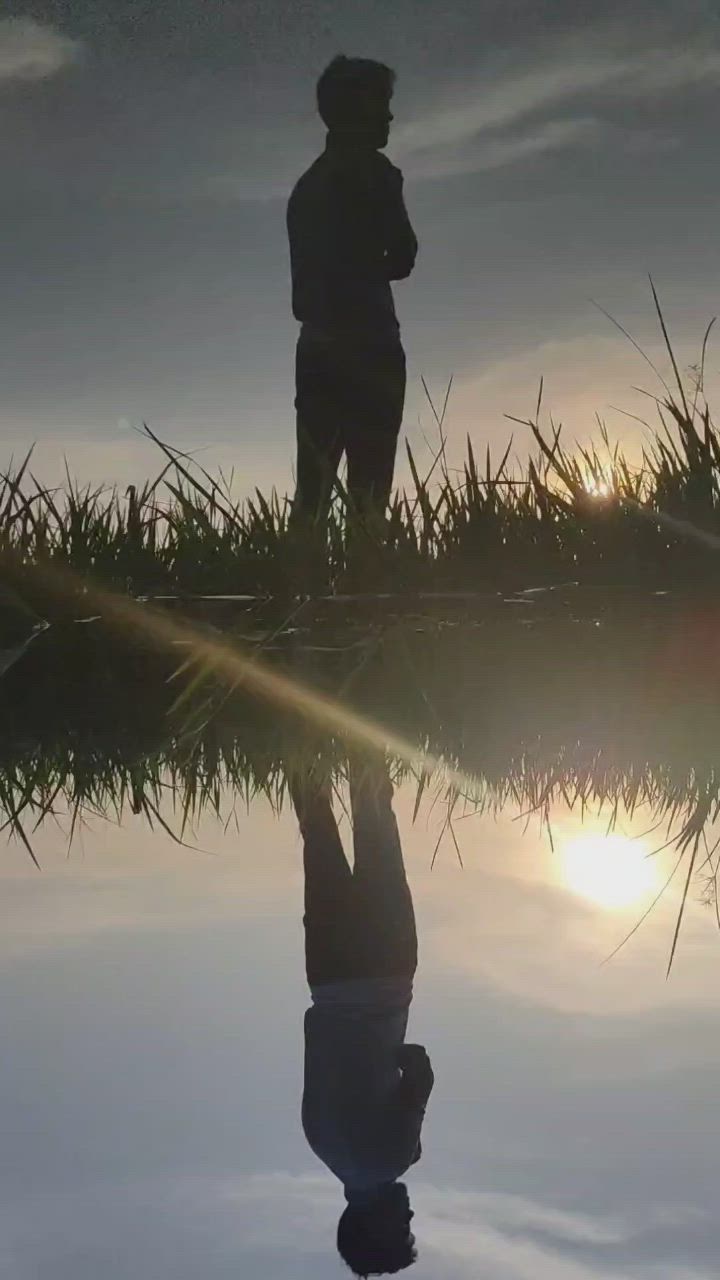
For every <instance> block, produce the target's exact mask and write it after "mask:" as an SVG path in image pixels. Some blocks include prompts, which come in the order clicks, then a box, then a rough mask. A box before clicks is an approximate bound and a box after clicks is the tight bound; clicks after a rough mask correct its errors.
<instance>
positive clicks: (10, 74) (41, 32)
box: [0, 18, 82, 85]
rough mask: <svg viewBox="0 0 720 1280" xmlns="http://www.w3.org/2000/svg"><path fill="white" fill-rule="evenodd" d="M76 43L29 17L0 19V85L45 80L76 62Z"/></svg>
mask: <svg viewBox="0 0 720 1280" xmlns="http://www.w3.org/2000/svg"><path fill="white" fill-rule="evenodd" d="M81 47H82V46H81V45H80V43H79V41H77V40H72V39H71V38H70V37H69V36H65V35H63V34H62V33H61V32H59V31H56V30H54V29H53V28H52V27H46V26H42V25H41V24H40V23H39V22H34V21H33V20H32V18H2V19H0V85H2V84H3V83H5V82H6V81H12V80H45V79H47V78H48V77H49V76H53V75H55V74H56V73H57V72H58V71H61V70H62V69H63V67H66V66H69V65H70V64H72V63H73V62H75V61H76V60H77V58H78V56H79V54H80V50H81Z"/></svg>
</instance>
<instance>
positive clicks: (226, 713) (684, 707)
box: [0, 591, 720, 901]
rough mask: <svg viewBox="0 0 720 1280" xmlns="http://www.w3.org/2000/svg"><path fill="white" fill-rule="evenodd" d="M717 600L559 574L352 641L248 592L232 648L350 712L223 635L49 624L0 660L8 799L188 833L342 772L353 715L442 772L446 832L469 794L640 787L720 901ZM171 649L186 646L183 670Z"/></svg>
mask: <svg viewBox="0 0 720 1280" xmlns="http://www.w3.org/2000/svg"><path fill="white" fill-rule="evenodd" d="M133 609H134V610H137V609H138V606H133ZM518 613H520V615H521V617H522V620H520V619H519V617H518ZM508 614H510V615H513V616H512V620H509V619H508ZM573 618H574V619H575V620H573ZM716 618H717V614H716V613H715V614H712V613H711V614H708V611H707V610H706V609H703V610H700V611H699V612H698V611H696V610H695V608H694V607H693V606H691V605H688V604H687V603H686V604H685V605H684V606H683V607H682V608H681V609H680V611H677V610H676V609H675V608H674V607H673V606H672V604H671V603H670V601H669V599H668V598H667V597H660V598H658V597H655V598H654V599H653V597H652V596H649V595H647V596H646V597H645V598H644V600H643V599H641V598H639V597H638V595H637V594H636V593H634V592H633V593H621V594H620V598H619V599H618V598H617V597H615V596H612V597H610V596H608V595H607V593H605V594H601V595H598V593H595V592H592V593H591V594H590V599H589V600H587V601H586V602H585V603H583V593H582V592H572V591H566V592H563V593H558V592H551V593H548V594H547V595H546V596H542V595H538V594H533V595H531V596H530V597H529V598H528V597H524V598H523V603H522V604H520V599H519V598H518V601H517V602H516V603H515V604H513V603H508V604H506V605H501V606H498V607H497V608H496V609H495V610H494V611H488V610H484V611H483V612H482V613H481V614H480V615H479V616H478V617H472V616H471V614H469V613H468V612H467V607H466V606H460V605H458V606H457V613H456V617H455V618H454V620H453V621H452V622H449V620H448V618H447V616H445V615H444V616H443V617H442V619H440V620H438V619H433V618H432V617H430V616H425V617H421V616H416V617H414V618H412V619H409V618H402V617H394V618H393V617H391V616H386V618H385V619H384V620H378V621H376V622H375V624H373V626H372V627H371V628H369V627H368V625H367V623H366V621H364V620H362V619H359V620H358V621H357V623H356V625H355V628H354V629H353V625H352V620H349V621H348V623H347V634H346V635H345V637H344V639H345V641H346V647H345V648H342V647H341V646H340V644H339V640H340V638H341V637H340V636H339V635H337V634H334V635H332V636H330V635H329V634H328V630H327V623H323V621H322V620H321V619H320V620H309V621H308V623H307V630H306V631H305V632H303V630H302V629H299V627H300V624H301V623H302V618H298V617H297V614H296V615H295V617H294V618H293V621H292V626H291V627H289V628H286V629H285V630H283V628H282V626H279V625H277V624H274V623H272V622H270V621H269V620H268V619H265V620H263V618H262V616H261V615H258V613H257V611H256V610H248V615H247V617H246V618H245V620H244V623H243V626H242V631H243V632H247V631H248V630H249V629H250V623H251V622H252V625H253V627H254V628H255V630H256V633H257V635H258V636H263V637H264V638H263V639H256V640H255V641H253V642H248V641H246V640H242V639H240V638H239V637H238V635H237V633H236V634H235V637H234V638H233V635H232V633H231V634H229V635H227V636H225V638H224V643H223V646H222V648H223V652H225V651H226V650H229V652H230V653H231V654H232V652H233V651H234V652H236V653H237V654H238V657H239V658H240V662H239V663H238V669H239V670H242V669H245V668H246V667H247V659H248V658H250V659H254V660H255V661H256V662H257V663H260V664H262V670H263V671H270V672H274V673H277V674H278V675H279V676H280V677H282V680H281V682H280V683H281V684H282V686H283V687H284V688H286V687H287V684H288V682H289V681H290V682H295V683H297V684H298V685H299V686H300V688H301V689H302V690H306V691H309V693H310V694H311V695H313V694H318V695H319V702H320V703H321V704H322V705H323V706H324V705H330V706H331V707H333V708H337V707H339V708H340V710H341V712H342V711H343V709H346V710H347V712H349V713H350V715H349V717H344V716H343V714H340V715H337V714H335V712H334V711H333V714H332V717H331V718H330V719H328V718H327V717H324V716H320V717H314V716H313V715H312V714H311V712H309V711H308V707H311V706H312V697H310V698H309V699H308V698H305V697H304V695H303V697H301V698H299V699H297V700H296V701H295V702H294V703H292V701H291V700H283V699H282V698H277V697H268V696H267V694H266V693H265V692H263V687H264V686H262V685H260V684H254V683H253V681H252V680H251V679H250V678H242V677H241V678H238V676H237V675H233V672H232V659H230V662H226V661H225V660H224V659H223V660H222V661H219V662H218V661H215V660H214V658H213V652H212V645H211V646H210V648H209V649H208V650H203V649H202V646H201V644H200V645H199V646H198V650H197V652H193V651H192V650H188V649H186V648H183V649H180V650H178V649H177V647H173V646H172V645H171V644H168V642H167V639H165V640H163V643H162V644H157V643H152V644H151V643H149V638H150V635H151V634H152V626H150V627H149V628H148V634H145V633H144V632H142V629H141V628H137V630H133V629H131V630H128V629H127V628H125V629H123V628H122V627H117V626H116V625H115V624H114V623H113V624H109V623H107V622H104V623H91V624H89V625H81V624H75V625H65V626H63V625H57V626H56V627H54V628H53V627H51V628H50V629H49V630H48V631H46V632H45V633H43V634H42V635H41V636H39V637H38V638H37V640H36V642H35V644H34V645H33V646H32V648H31V650H30V651H28V653H27V654H26V655H25V657H24V658H23V659H22V661H21V662H20V663H19V664H18V665H17V666H16V668H14V669H13V671H12V672H11V673H8V675H7V677H6V678H5V679H4V680H2V681H0V721H1V722H2V724H3V735H2V738H1V739H0V807H1V808H2V810H3V811H4V813H5V817H6V824H7V825H10V826H11V827H13V828H14V830H15V832H16V834H17V835H18V836H19V838H20V839H21V840H22V839H24V840H25V841H26V844H27V847H28V848H29V849H31V848H32V843H33V839H32V833H33V825H34V824H35V823H36V822H37V821H39V820H42V817H43V816H44V817H45V818H48V817H49V816H50V815H51V814H52V813H53V811H54V809H55V808H56V807H58V808H59V809H61V810H63V811H67V809H68V807H69V809H70V811H71V812H72V813H74V814H75V815H76V816H77V817H78V818H79V817H81V816H82V815H83V814H85V813H87V812H90V813H98V814H105V815H110V816H114V817H117V818H118V819H121V818H122V816H123V814H124V813H127V812H129V811H132V812H135V813H143V814H145V816H146V817H147V818H148V820H149V821H150V822H152V823H154V824H156V823H163V822H169V824H170V827H171V829H172V830H173V832H175V833H176V834H177V835H178V836H180V837H181V838H182V837H184V836H185V835H186V833H187V831H188V829H189V828H191V827H192V825H193V824H194V821H195V819H196V818H197V817H198V816H199V815H200V814H201V813H205V812H210V813H215V814H217V815H218V816H220V817H221V818H223V819H227V818H228V817H230V816H231V812H230V810H231V807H232V805H233V804H234V803H238V804H243V803H245V802H248V801H250V800H251V799H252V797H253V796H254V795H255V794H257V793H262V794H265V795H267V796H269V797H270V799H271V800H272V801H273V803H274V804H276V805H280V804H282V802H283V799H284V792H285V778H286V776H287V771H288V769H291V768H298V767H299V768H301V769H304V768H307V767H308V766H309V765H310V764H313V765H314V767H315V768H316V769H318V770H320V771H321V772H323V771H324V772H326V773H327V774H330V775H337V774H338V773H339V772H340V773H341V772H342V770H343V769H344V762H345V759H346V757H347V752H348V749H349V747H351V746H353V747H357V745H358V743H357V734H356V732H355V730H353V731H352V732H350V731H349V730H348V729H347V727H344V724H345V720H347V723H348V724H349V725H350V726H351V727H352V726H353V725H354V724H355V723H356V722H359V721H360V720H361V721H362V723H363V724H368V723H369V724H371V725H374V726H376V740H379V741H383V740H391V739H393V740H395V741H397V742H398V743H406V744H409V746H410V752H409V753H407V754H406V755H405V756H404V757H403V758H401V759H396V762H395V768H396V769H399V770H400V771H401V772H403V773H404V774H405V776H410V775H413V776H414V777H415V779H416V785H417V788H418V795H419V796H420V795H421V794H422V792H423V791H424V790H426V789H427V788H428V787H429V788H430V789H431V790H433V791H436V792H437V795H438V796H439V797H440V798H442V799H443V802H444V803H445V805H446V806H447V810H446V811H447V814H448V819H449V825H448V832H449V834H450V835H452V825H451V822H452V816H453V814H457V813H458V812H459V811H460V810H461V809H462V807H463V803H464V801H465V800H467V802H468V803H469V804H470V805H471V806H473V807H477V808H480V809H488V810H491V811H493V810H497V809H499V808H501V807H502V806H503V805H505V804H511V805H513V806H520V807H521V808H522V809H524V810H525V811H533V812H535V813H536V814H537V815H539V817H540V818H541V819H542V818H543V817H545V818H549V816H550V814H551V812H552V807H553V805H554V804H555V803H556V802H558V801H562V802H569V803H570V804H572V805H574V806H575V807H578V808H581V809H591V810H592V809H595V808H597V806H599V805H603V806H604V807H605V809H606V810H607V809H608V808H609V809H610V810H611V811H612V809H613V807H615V808H618V807H622V809H623V810H624V811H626V812H629V813H632V812H633V811H635V810H637V809H639V808H640V807H641V806H642V807H646V806H647V807H649V808H650V810H651V811H652V813H653V815H654V822H655V823H656V824H657V832H656V835H655V837H654V838H655V840H656V843H657V844H662V843H663V842H664V841H665V840H666V839H670V840H671V841H672V842H673V843H674V844H675V845H676V849H677V858H678V874H679V875H682V874H685V873H687V874H688V879H687V884H688V886H690V885H691V883H695V884H696V885H697V886H700V885H701V884H704V885H705V887H706V890H707V894H708V898H709V900H710V901H714V893H715V882H716V878H717V872H718V851H717V849H716V848H714V847H713V846H712V845H711V844H710V843H706V838H707V833H708V831H709V829H710V827H711V825H712V823H713V822H714V821H715V820H716V818H717V817H718V813H719V811H720V753H719V751H718V742H720V665H718V661H717V659H716V658H715V646H714V635H715V634H716V631H717V626H716ZM208 634H209V635H210V636H212V633H208V632H207V631H205V630H201V631H200V632H199V633H198V635H199V636H200V637H201V638H202V636H204V635H208ZM323 639H326V640H328V642H330V641H331V640H332V641H333V642H334V643H333V644H331V643H328V646H327V648H322V647H321V643H322V641H323ZM263 645H264V648H263ZM688 652H692V653H693V655H694V662H693V663H691V664H688V662H687V657H686V655H687V653H688ZM179 653H180V654H183V653H189V657H188V659H187V660H186V661H185V662H184V663H183V664H182V670H181V671H179V669H178V668H179V657H178V654H179ZM423 760H425V762H426V768H424V767H423ZM435 761H439V762H441V767H440V768H439V769H438V770H436V771H435V773H434V776H432V775H433V762H435ZM443 768H445V769H446V771H445V773H443ZM428 775H431V776H428Z"/></svg>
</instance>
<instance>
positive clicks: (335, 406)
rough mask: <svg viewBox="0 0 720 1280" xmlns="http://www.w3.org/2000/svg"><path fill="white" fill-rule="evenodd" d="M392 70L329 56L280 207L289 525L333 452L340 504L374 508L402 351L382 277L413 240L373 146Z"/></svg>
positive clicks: (402, 259)
mask: <svg viewBox="0 0 720 1280" xmlns="http://www.w3.org/2000/svg"><path fill="white" fill-rule="evenodd" d="M394 82H395V73H394V72H393V71H391V70H390V68H389V67H386V66H385V65H384V64H383V63H381V62H372V61H370V60H368V59H365V58H346V57H342V56H341V57H337V58H334V59H333V61H332V62H331V63H330V64H329V66H328V67H326V68H325V70H324V71H323V73H322V75H321V76H320V79H319V80H318V83H317V105H318V111H319V113H320V116H321V118H322V120H323V122H324V123H325V125H326V126H327V129H328V133H327V140H326V144H325V150H324V151H323V152H322V154H321V155H320V156H318V158H317V159H316V160H315V161H314V163H313V164H312V165H311V166H310V168H309V169H308V170H307V171H306V172H305V173H304V174H303V175H302V177H301V178H300V179H299V181H298V182H297V184H296V186H295V188H294V189H293V192H292V194H291V196H290V199H289V202H288V208H287V228H288V237H289V241H290V263H291V270H292V307H293V314H294V316H295V319H296V320H299V321H300V324H301V329H300V335H299V338H298V343H297V350H296V365H295V384H296V397H295V407H296V411H297V488H296V494H295V501H294V507H293V517H294V523H295V525H296V526H297V524H298V523H300V524H305V525H307V524H319V525H320V526H321V527H322V525H323V524H324V520H325V518H326V515H327V510H328V506H329V503H330V498H331V495H332V488H333V484H334V482H335V478H336V475H337V471H338V467H339V465H340V460H341V458H342V455H343V453H345V455H346V458H347V490H348V497H349V500H350V507H351V511H355V512H359V513H360V514H361V515H363V516H365V515H367V514H368V513H370V512H375V513H379V514H380V515H383V514H384V512H385V508H386V506H387V503H388V499H389V497H390V491H391V488H392V480H393V471H394V467H395V453H396V448H397V438H398V434H399V431H400V425H401V422H402V415H403V406H404V401H405V353H404V351H403V347H402V343H401V341H400V329H399V325H398V321H397V317H396V315H395V306H394V303H393V295H392V289H391V285H390V282H391V281H392V280H404V279H405V278H406V277H407V276H409V275H410V272H411V271H412V269H413V266H414V264H415V257H416V255H417V248H418V245H417V239H416V237H415V233H414V231H413V229H412V226H411V224H410V220H409V218H408V214H407V210H406V208H405V203H404V200H403V178H402V173H401V172H400V170H399V169H397V168H396V167H395V166H394V165H392V164H391V163H390V161H389V160H388V159H387V157H386V156H384V155H382V154H381V152H382V149H383V147H385V146H386V145H387V142H388V136H389V129H390V122H391V120H392V119H393V116H392V113H391V111H390V100H391V98H392V93H393V86H394Z"/></svg>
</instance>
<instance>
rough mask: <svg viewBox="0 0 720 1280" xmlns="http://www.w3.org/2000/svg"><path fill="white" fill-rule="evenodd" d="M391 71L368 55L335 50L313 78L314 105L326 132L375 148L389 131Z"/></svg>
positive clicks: (384, 144)
mask: <svg viewBox="0 0 720 1280" xmlns="http://www.w3.org/2000/svg"><path fill="white" fill-rule="evenodd" d="M394 84H395V72H394V71H391V69H390V67H386V66H385V64H384V63H382V62H373V61H371V59H369V58H346V57H344V55H342V54H339V55H338V57H337V58H333V60H332V62H331V63H329V65H328V66H327V67H326V68H325V70H324V71H323V73H322V75H321V76H320V79H319V80H318V82H317V105H318V111H319V112H320V116H321V118H322V120H323V122H324V124H325V125H326V126H327V128H328V129H329V131H330V133H332V134H335V135H336V136H342V137H345V138H348V139H352V140H354V141H356V142H360V143H362V144H364V145H367V146H370V147H373V148H375V149H378V148H380V147H384V146H386V145H387V141H388V136H389V133H390V121H391V120H392V118H393V117H392V112H391V111H390V99H391V98H392V94H393V87H394Z"/></svg>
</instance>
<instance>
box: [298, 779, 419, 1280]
mask: <svg viewBox="0 0 720 1280" xmlns="http://www.w3.org/2000/svg"><path fill="white" fill-rule="evenodd" d="M289 784H290V792H291V796H292V800H293V804H294V807H295V811H296V814H297V818H298V822H299V825H300V831H301V834H302V839H303V861H304V869H305V914H304V926H305V960H306V969H307V979H308V984H309V986H310V992H311V996H312V1004H311V1006H310V1008H309V1009H308V1010H307V1012H306V1014H305V1079H304V1089H303V1101H302V1123H303V1129H304V1132H305V1136H306V1138H307V1141H308V1143H309V1145H310V1147H311V1148H312V1150H313V1151H314V1153H315V1154H316V1155H317V1156H318V1157H319V1159H320V1160H322V1161H323V1163H324V1164H325V1165H327V1167H328V1168H329V1169H330V1170H331V1172H332V1173H334V1174H335V1176H336V1177H337V1178H339V1180H340V1181H341V1182H342V1184H343V1189H344V1194H345V1199H346V1202H347V1204H346V1208H345V1209H344V1211H343V1213H342V1215H341V1217H340V1221H339V1223H338V1230H337V1247H338V1252H339V1253H340V1255H341V1257H342V1258H343V1259H344V1261H345V1262H346V1263H347V1264H348V1266H349V1267H350V1268H351V1270H352V1271H353V1272H354V1273H355V1275H357V1276H368V1275H386V1274H392V1273H395V1272H397V1271H402V1270H403V1269H404V1268H406V1267H409V1266H410V1265H411V1264H412V1263H413V1262H414V1261H415V1258H416V1256H417V1253H416V1250H415V1238H414V1236H413V1234H412V1232H411V1230H410V1223H411V1220H412V1217H413V1213H412V1210H411V1208H410V1202H409V1199H408V1193H407V1188H406V1186H405V1184H404V1183H402V1182H400V1181H399V1179H400V1177H401V1176H402V1175H403V1174H404V1173H405V1172H406V1170H407V1169H409V1168H410V1166H411V1165H413V1164H415V1163H416V1162H417V1161H418V1160H419V1159H420V1156H421V1153H422V1147H421V1142H420V1133H421V1129H422V1124H423V1119H424V1115H425V1109H426V1106H427V1102H428V1099H429V1097H430V1093H431V1090H432V1087H433V1083H434V1077H433V1071H432V1066H431V1064H430V1059H429V1057H428V1054H427V1052H426V1050H425V1049H424V1047H423V1046H422V1045H417V1044H405V1034H406V1030H407V1024H408V1015H409V1010H410V1004H411V1001H412V996H413V978H414V975H415V970H416V967H417V934H416V929H415V913H414V909H413V902H412V897H411V894H410V889H409V886H408V882H407V878H406V875H405V868H404V864H403V856H402V849H401V846H400V838H399V834H398V829H397V823H396V820H395V815H394V813H393V809H392V783H391V781H390V776H389V773H388V770H387V765H386V764H385V761H384V760H383V761H382V762H381V763H380V764H375V763H373V764H369V763H368V762H366V761H363V762H361V761H358V760H355V761H351V765H350V808H351V815H352V824H353V852H354V866H353V869H352V870H351V869H350V866H349V864H348V861H347V859H346V857H345V852H344V850H343V845H342V841H341V839H340V834H339V831H338V827H337V823H336V821H335V817H334V814H333V808H332V793H331V789H330V784H329V783H324V784H323V783H318V782H316V781H314V780H313V778H312V777H311V776H310V775H308V774H305V775H297V774H296V775H294V776H293V777H291V778H290V779H289Z"/></svg>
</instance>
